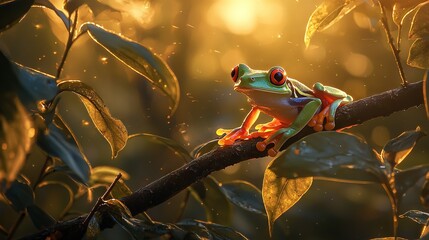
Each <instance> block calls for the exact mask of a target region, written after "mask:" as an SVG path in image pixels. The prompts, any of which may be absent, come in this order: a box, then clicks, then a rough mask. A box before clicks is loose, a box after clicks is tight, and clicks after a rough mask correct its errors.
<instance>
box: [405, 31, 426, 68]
mask: <svg viewBox="0 0 429 240" xmlns="http://www.w3.org/2000/svg"><path fill="white" fill-rule="evenodd" d="M407 64H408V65H410V66H412V67H416V68H422V69H429V38H419V39H417V40H416V41H414V42H413V44H412V45H411V47H410V51H409V53H408V59H407Z"/></svg>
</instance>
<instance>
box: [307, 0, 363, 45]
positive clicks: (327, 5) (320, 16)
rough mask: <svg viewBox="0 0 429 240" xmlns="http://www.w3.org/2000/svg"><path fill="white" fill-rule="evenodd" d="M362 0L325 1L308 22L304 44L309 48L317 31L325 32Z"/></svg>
mask: <svg viewBox="0 0 429 240" xmlns="http://www.w3.org/2000/svg"><path fill="white" fill-rule="evenodd" d="M362 2H364V1H361V0H325V1H323V2H322V3H321V4H320V5H319V6H318V7H317V8H316V10H315V11H314V12H313V13H312V14H311V16H310V19H309V20H308V23H307V27H306V31H305V36H304V43H305V45H306V46H307V47H308V46H309V45H310V40H311V38H312V37H313V35H314V34H315V33H316V32H317V31H323V30H324V29H327V28H329V27H330V26H332V24H334V23H336V22H337V21H339V20H340V19H341V18H342V17H344V16H345V15H347V14H348V13H349V12H350V11H352V10H353V9H354V8H355V7H356V6H358V5H359V4H361V3H362Z"/></svg>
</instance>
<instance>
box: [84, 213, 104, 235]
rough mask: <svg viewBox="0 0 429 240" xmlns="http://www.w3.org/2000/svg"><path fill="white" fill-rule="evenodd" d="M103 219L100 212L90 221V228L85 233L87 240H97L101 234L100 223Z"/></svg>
mask: <svg viewBox="0 0 429 240" xmlns="http://www.w3.org/2000/svg"><path fill="white" fill-rule="evenodd" d="M102 219H103V216H102V214H101V213H99V212H95V213H94V215H93V216H92V218H91V219H90V220H89V223H88V227H87V228H86V232H85V239H87V240H95V239H97V236H98V234H100V232H101V229H100V223H101V221H102Z"/></svg>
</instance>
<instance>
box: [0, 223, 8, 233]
mask: <svg viewBox="0 0 429 240" xmlns="http://www.w3.org/2000/svg"><path fill="white" fill-rule="evenodd" d="M0 233H1V234H3V235H5V236H7V235H9V233H8V232H7V230H6V229H5V228H4V227H3V226H2V225H0Z"/></svg>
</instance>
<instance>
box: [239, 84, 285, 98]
mask: <svg viewBox="0 0 429 240" xmlns="http://www.w3.org/2000/svg"><path fill="white" fill-rule="evenodd" d="M234 90H235V91H237V92H241V93H244V94H246V95H247V96H249V97H250V96H253V95H259V94H258V93H261V94H262V93H274V94H279V95H290V94H292V93H291V91H290V90H286V91H284V90H282V91H271V90H266V89H254V88H243V87H240V86H234Z"/></svg>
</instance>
